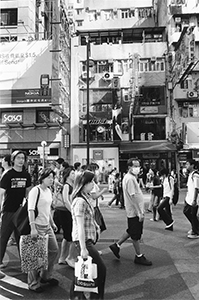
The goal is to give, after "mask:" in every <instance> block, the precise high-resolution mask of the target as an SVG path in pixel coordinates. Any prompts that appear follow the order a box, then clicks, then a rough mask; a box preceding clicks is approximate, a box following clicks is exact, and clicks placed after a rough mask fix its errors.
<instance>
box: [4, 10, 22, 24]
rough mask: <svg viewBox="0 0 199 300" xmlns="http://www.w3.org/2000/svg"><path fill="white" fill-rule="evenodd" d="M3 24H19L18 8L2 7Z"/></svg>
mask: <svg viewBox="0 0 199 300" xmlns="http://www.w3.org/2000/svg"><path fill="white" fill-rule="evenodd" d="M0 16H1V26H2V25H5V26H13V25H17V19H18V10H17V8H9V9H1V12H0Z"/></svg>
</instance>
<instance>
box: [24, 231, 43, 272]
mask: <svg viewBox="0 0 199 300" xmlns="http://www.w3.org/2000/svg"><path fill="white" fill-rule="evenodd" d="M19 250H20V257H21V270H22V272H24V273H28V272H30V271H33V270H37V271H38V270H40V269H46V270H47V268H48V234H47V235H42V236H41V235H39V236H38V237H37V240H36V241H35V240H33V239H32V238H31V236H30V235H22V236H21V237H20V242H19Z"/></svg>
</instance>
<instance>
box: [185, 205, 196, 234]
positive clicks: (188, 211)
mask: <svg viewBox="0 0 199 300" xmlns="http://www.w3.org/2000/svg"><path fill="white" fill-rule="evenodd" d="M197 212H198V205H196V206H191V205H189V204H188V203H186V202H185V206H184V209H183V213H184V215H185V216H186V217H187V219H188V220H189V222H190V223H191V227H192V231H193V232H194V233H195V234H199V221H198V217H197Z"/></svg>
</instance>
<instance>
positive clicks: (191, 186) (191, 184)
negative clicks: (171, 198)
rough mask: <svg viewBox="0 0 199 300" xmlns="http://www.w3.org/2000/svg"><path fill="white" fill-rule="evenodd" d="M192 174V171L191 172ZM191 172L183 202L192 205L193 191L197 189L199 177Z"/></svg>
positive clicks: (198, 187)
mask: <svg viewBox="0 0 199 300" xmlns="http://www.w3.org/2000/svg"><path fill="white" fill-rule="evenodd" d="M193 172H194V171H193ZM193 172H191V173H190V174H189V177H188V180H187V194H186V198H185V201H186V202H187V203H188V204H189V205H192V203H193V200H194V194H195V189H196V188H197V189H199V175H198V174H196V173H194V174H193Z"/></svg>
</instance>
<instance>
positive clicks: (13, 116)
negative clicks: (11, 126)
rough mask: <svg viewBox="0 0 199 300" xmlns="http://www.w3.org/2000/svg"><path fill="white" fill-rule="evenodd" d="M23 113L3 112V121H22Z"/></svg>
mask: <svg viewBox="0 0 199 300" xmlns="http://www.w3.org/2000/svg"><path fill="white" fill-rule="evenodd" d="M22 122H23V113H19V112H17V113H12V112H9V113H2V123H4V124H5V123H22Z"/></svg>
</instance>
